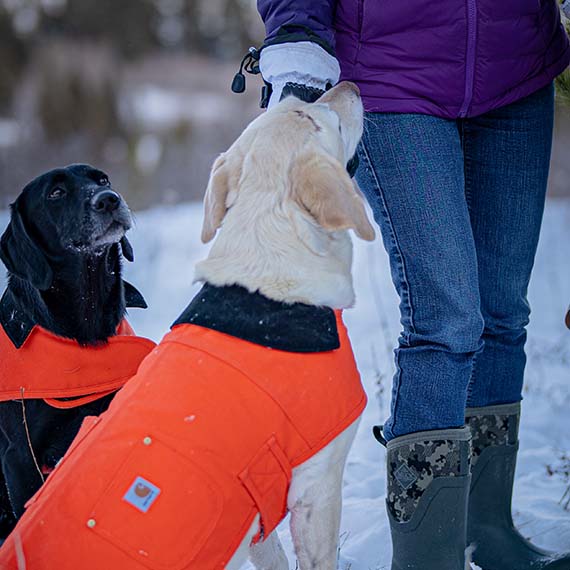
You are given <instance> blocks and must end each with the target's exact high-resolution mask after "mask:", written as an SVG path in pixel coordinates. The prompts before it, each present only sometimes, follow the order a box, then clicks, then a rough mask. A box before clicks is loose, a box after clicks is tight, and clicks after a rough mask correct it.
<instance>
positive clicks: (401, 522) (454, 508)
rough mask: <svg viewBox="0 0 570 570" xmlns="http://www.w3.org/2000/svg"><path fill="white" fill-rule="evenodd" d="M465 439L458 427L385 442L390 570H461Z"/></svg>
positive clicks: (465, 490) (467, 437) (466, 482)
mask: <svg viewBox="0 0 570 570" xmlns="http://www.w3.org/2000/svg"><path fill="white" fill-rule="evenodd" d="M470 440H471V434H470V432H469V429H467V428H461V429H448V430H436V431H424V432H420V433H413V434H410V435H404V436H402V437H397V438H396V439H393V440H392V441H390V442H388V444H387V449H388V498H387V500H386V503H387V507H388V518H389V519H390V528H391V531H392V544H393V549H394V555H393V560H392V570H465V547H466V532H467V500H468V494H469V483H470V475H469V460H470V455H471V447H470Z"/></svg>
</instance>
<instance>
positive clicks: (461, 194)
mask: <svg viewBox="0 0 570 570" xmlns="http://www.w3.org/2000/svg"><path fill="white" fill-rule="evenodd" d="M553 115H554V88H553V86H552V85H549V86H548V87H546V88H544V89H541V90H540V91H537V92H536V93H534V94H533V95H531V96H529V97H527V98H525V99H523V100H521V101H518V102H516V103H514V104H511V105H508V106H505V107H503V108H500V109H496V110H494V111H491V112H489V113H486V114H485V115H481V116H479V117H475V118H469V119H460V120H447V119H440V118H437V117H432V116H428V115H416V114H384V113H368V114H367V115H366V119H365V132H364V137H363V139H362V143H361V145H360V149H359V154H360V168H359V170H358V173H357V180H358V183H359V185H360V187H361V189H362V191H363V193H364V194H365V196H366V198H367V199H368V201H369V203H370V205H371V207H372V210H373V212H374V217H375V219H376V221H377V223H378V225H379V226H380V229H381V232H382V237H383V241H384V246H385V248H386V250H387V251H388V254H389V257H390V264H391V272H392V279H393V281H394V285H395V287H396V289H397V291H398V294H399V296H400V314H401V323H402V328H403V330H402V333H401V335H400V338H399V342H398V348H397V349H396V351H395V360H396V375H395V377H394V382H393V390H392V407H391V416H390V418H389V420H388V422H387V423H386V425H385V427H384V435H385V437H386V438H387V439H393V438H394V437H397V436H400V435H404V434H407V433H413V432H417V431H423V430H434V429H444V428H451V427H459V426H463V425H464V414H465V407H466V406H469V407H479V406H487V405H493V404H506V403H512V402H517V401H520V400H521V399H522V386H523V374H524V368H525V362H526V358H525V353H524V345H525V341H526V330H525V327H526V325H527V324H528V320H529V314H530V309H529V305H528V302H527V288H528V283H529V279H530V274H531V271H532V266H533V263H534V257H535V253H536V247H537V243H538V237H539V232H540V225H541V221H542V215H543V210H544V201H545V194H546V184H547V179H548V169H549V162H550V151H551V145H552V130H553Z"/></svg>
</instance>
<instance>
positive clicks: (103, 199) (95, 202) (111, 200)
mask: <svg viewBox="0 0 570 570" xmlns="http://www.w3.org/2000/svg"><path fill="white" fill-rule="evenodd" d="M120 203H121V197H120V196H119V195H118V194H117V193H116V192H113V191H112V190H103V191H102V192H98V193H97V194H95V196H93V199H92V200H91V207H92V208H93V209H94V210H95V211H96V212H114V211H115V210H116V209H117V208H118V207H119V204H120Z"/></svg>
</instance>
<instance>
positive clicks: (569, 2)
mask: <svg viewBox="0 0 570 570" xmlns="http://www.w3.org/2000/svg"><path fill="white" fill-rule="evenodd" d="M562 10H563V12H564V14H566V17H567V18H569V19H570V0H564V2H562Z"/></svg>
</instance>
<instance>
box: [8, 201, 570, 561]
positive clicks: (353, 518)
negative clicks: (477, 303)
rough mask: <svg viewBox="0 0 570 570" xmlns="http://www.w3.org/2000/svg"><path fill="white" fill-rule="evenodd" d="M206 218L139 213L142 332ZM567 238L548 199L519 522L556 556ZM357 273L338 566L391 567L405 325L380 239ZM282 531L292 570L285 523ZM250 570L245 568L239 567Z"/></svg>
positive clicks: (569, 208)
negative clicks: (391, 478)
mask: <svg viewBox="0 0 570 570" xmlns="http://www.w3.org/2000/svg"><path fill="white" fill-rule="evenodd" d="M201 216H202V208H201V206H200V205H199V204H187V205H178V206H174V207H168V208H156V209H154V210H150V211H146V212H143V213H140V214H138V216H137V224H136V228H135V230H133V231H132V232H131V236H130V239H131V241H132V243H133V246H134V248H135V254H136V262H135V263H134V264H131V265H130V266H129V267H127V270H126V274H127V277H128V279H129V280H130V281H131V282H132V283H133V284H135V285H136V286H137V287H138V288H139V289H141V291H142V292H143V294H144V295H145V297H146V299H147V301H148V303H149V305H150V309H149V310H147V311H140V310H138V309H135V310H133V311H132V312H131V316H130V320H131V323H132V324H133V326H134V327H135V329H136V330H137V332H138V333H139V334H142V335H146V336H149V337H151V338H153V339H155V340H159V339H160V337H161V336H162V335H163V334H164V333H165V332H166V331H167V329H168V326H169V325H170V324H171V323H172V322H173V321H174V320H175V319H176V317H177V316H178V315H179V314H180V313H181V311H182V310H183V309H184V307H185V306H186V305H187V304H188V302H189V301H190V299H191V298H192V296H193V295H194V293H195V292H196V291H197V290H198V286H197V285H192V275H193V265H194V264H195V263H196V262H197V261H198V260H200V259H203V258H204V257H205V255H206V252H207V248H206V247H204V246H202V245H201V244H200V235H199V234H200V228H201ZM6 220H7V215H6V214H0V227H3V226H4V224H5V223H6ZM569 240H570V202H565V201H564V200H550V201H549V203H548V205H547V211H546V218H545V224H544V231H543V235H542V238H541V242H540V247H539V252H538V255H537V260H536V267H535V272H534V277H533V280H532V283H531V289H530V300H531V305H532V306H533V315H532V321H531V325H530V328H529V342H528V370H527V377H526V384H525V403H524V411H523V413H524V418H523V424H522V432H521V453H520V462H519V469H518V471H517V478H516V490H515V499H514V505H515V506H514V516H515V520H516V523H517V524H518V526H519V528H520V530H521V532H522V533H523V535H524V536H525V537H527V538H532V539H533V540H534V541H535V542H536V543H537V544H538V545H540V546H542V547H545V548H550V549H554V550H556V549H558V550H560V551H562V550H564V549H566V550H570V512H568V511H565V510H564V509H563V508H562V506H561V504H560V500H561V498H562V496H563V495H564V492H565V490H566V488H567V486H568V484H569V483H568V482H567V481H564V479H563V477H562V476H561V475H558V474H554V475H549V470H548V469H547V466H553V467H554V468H556V467H557V466H561V465H562V461H561V456H562V455H563V454H564V453H565V454H566V455H568V454H570V437H569V435H568V432H569V428H570V422H569V420H568V416H569V413H570V388H569V382H568V365H569V363H570V331H568V330H566V328H565V327H564V323H563V320H564V313H565V311H566V308H567V304H568V302H570V259H569V258H568V253H567V252H568V243H569ZM354 274H355V285H356V290H357V304H356V307H355V308H354V309H352V310H350V311H346V313H345V319H346V322H347V325H348V328H349V332H350V335H351V338H352V341H353V344H354V350H355V353H356V357H357V360H358V364H359V368H360V371H361V373H362V378H363V382H364V385H365V387H366V390H367V392H368V395H369V404H368V407H367V409H366V411H365V413H364V417H363V419H362V422H361V426H360V430H359V432H358V435H357V438H356V441H355V444H354V447H353V449H352V451H351V454H350V456H349V461H348V465H347V470H346V476H345V486H344V511H343V521H342V531H341V532H342V534H341V548H340V555H339V557H340V562H339V568H340V569H341V570H349V569H350V570H382V569H388V568H389V567H390V557H391V545H390V535H389V529H388V521H387V518H386V512H385V506H384V498H385V487H386V477H385V467H384V462H385V452H384V449H383V448H382V447H381V446H380V445H379V444H378V443H376V442H375V440H374V439H373V437H372V435H371V428H372V426H373V425H374V424H377V423H380V422H381V421H382V420H384V419H385V418H386V417H387V410H388V405H389V395H390V382H391V376H392V373H393V365H392V354H391V353H392V349H393V345H394V342H395V340H396V338H397V336H398V333H399V328H400V325H399V318H398V299H397V297H396V294H395V292H394V290H393V287H392V283H391V280H390V272H389V268H388V261H387V257H386V254H385V253H384V250H383V248H382V245H381V243H380V242H379V241H377V242H374V243H372V244H366V243H363V242H361V241H358V240H355V264H354ZM0 281H3V276H2V277H0ZM0 285H1V286H2V287H3V282H2V283H0ZM189 421H190V420H189ZM279 532H280V535H281V537H282V540H283V542H284V545H285V548H286V550H287V552H288V555H289V560H290V566H291V568H294V567H295V566H294V557H293V553H292V547H291V540H290V537H289V533H288V530H287V527H286V524H283V525H281V527H280V529H279ZM251 568H252V567H251V566H250V565H246V566H245V567H244V569H243V570H251Z"/></svg>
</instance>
